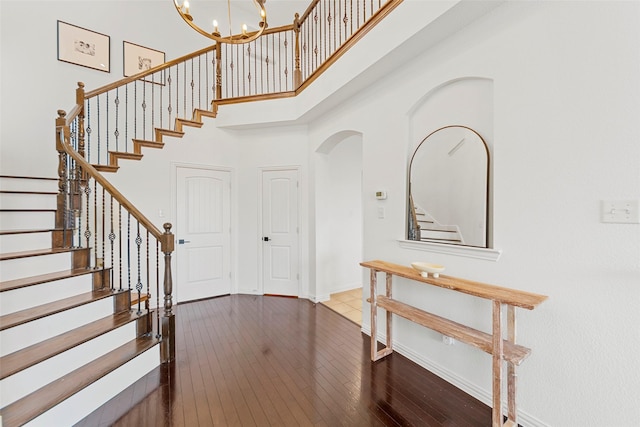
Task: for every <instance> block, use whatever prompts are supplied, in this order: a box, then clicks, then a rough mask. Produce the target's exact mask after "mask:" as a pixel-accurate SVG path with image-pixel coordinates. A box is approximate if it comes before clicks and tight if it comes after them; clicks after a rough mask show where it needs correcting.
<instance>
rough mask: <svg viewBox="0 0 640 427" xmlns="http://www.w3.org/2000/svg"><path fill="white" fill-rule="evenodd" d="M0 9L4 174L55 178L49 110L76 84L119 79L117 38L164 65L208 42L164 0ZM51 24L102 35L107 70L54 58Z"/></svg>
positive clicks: (64, 105) (92, 0) (15, 4)
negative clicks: (152, 52) (150, 52)
mask: <svg viewBox="0 0 640 427" xmlns="http://www.w3.org/2000/svg"><path fill="white" fill-rule="evenodd" d="M0 12H1V13H0V14H1V18H0V19H1V22H2V26H1V29H0V49H1V53H2V64H1V65H0V70H1V73H2V74H1V75H2V86H1V95H2V96H1V100H0V105H1V113H2V114H1V119H0V120H1V126H0V141H1V146H0V147H1V150H2V151H1V160H0V167H1V168H2V171H3V173H5V174H13V173H21V174H25V173H29V174H32V175H37V176H57V172H56V170H57V160H56V158H55V155H54V156H52V154H54V153H55V140H54V131H53V130H54V123H55V119H56V117H57V113H56V111H57V110H58V109H63V110H66V111H69V110H70V109H71V108H72V107H73V105H74V104H75V89H76V87H77V82H80V81H81V82H84V83H85V85H86V86H85V87H86V89H87V90H92V89H97V88H99V87H100V86H103V85H105V84H108V83H112V82H114V81H116V80H118V79H120V78H122V76H123V72H122V42H123V41H125V40H126V41H129V42H132V43H136V44H139V45H142V46H147V47H150V48H153V49H157V50H160V51H163V52H165V53H166V59H167V60H171V59H174V58H177V57H180V56H182V55H186V54H187V53H190V52H193V51H194V50H197V49H200V48H203V47H205V46H207V45H209V43H208V42H207V41H206V39H204V38H203V37H202V36H199V35H198V34H196V33H195V32H194V31H193V30H191V29H189V28H188V27H187V26H186V25H185V24H184V23H182V22H181V21H180V20H179V19H176V18H177V13H176V11H175V9H174V6H173V3H172V2H170V1H149V0H142V1H141V0H138V1H102V0H86V1H33V0H19V1H12V0H2V2H0ZM58 20H60V21H64V22H67V23H70V24H73V25H77V26H79V27H83V28H86V29H89V30H92V31H96V32H99V33H102V34H106V35H108V36H110V41H111V72H110V73H105V72H101V71H97V70H93V69H89V68H85V67H81V66H77V65H74V64H69V63H66V62H62V61H58V60H57V21H58ZM26 150H28V151H29V152H30V156H29V161H28V162H25V161H24V160H25V156H26V154H25V153H26V152H27V151H26Z"/></svg>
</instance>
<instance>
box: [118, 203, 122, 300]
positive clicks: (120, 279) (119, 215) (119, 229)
mask: <svg viewBox="0 0 640 427" xmlns="http://www.w3.org/2000/svg"><path fill="white" fill-rule="evenodd" d="M118 289H119V290H120V291H122V205H121V204H118Z"/></svg>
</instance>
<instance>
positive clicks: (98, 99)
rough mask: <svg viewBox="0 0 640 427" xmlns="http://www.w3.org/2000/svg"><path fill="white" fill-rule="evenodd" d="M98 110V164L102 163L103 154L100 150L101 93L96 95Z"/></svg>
mask: <svg viewBox="0 0 640 427" xmlns="http://www.w3.org/2000/svg"><path fill="white" fill-rule="evenodd" d="M96 110H97V116H98V117H96V123H97V125H96V127H97V131H98V164H101V163H100V154H101V150H100V95H98V96H96Z"/></svg>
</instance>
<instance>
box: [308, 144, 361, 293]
mask: <svg viewBox="0 0 640 427" xmlns="http://www.w3.org/2000/svg"><path fill="white" fill-rule="evenodd" d="M327 143H329V145H331V147H330V148H331V149H330V151H328V152H324V150H320V151H318V152H316V153H315V155H314V156H313V161H315V171H316V175H315V191H316V193H315V194H316V196H315V201H316V213H315V214H316V219H315V224H316V226H315V235H316V246H315V249H316V255H315V263H316V268H317V273H316V288H317V292H316V294H315V295H316V296H317V297H318V298H321V299H328V298H329V295H330V294H332V293H335V292H341V291H345V290H349V289H354V288H358V287H360V286H362V281H361V269H360V267H359V263H360V262H361V261H362V136H361V135H352V136H348V137H346V138H345V139H343V140H341V141H340V142H339V143H338V144H337V145H333V144H331V141H326V142H325V145H326V144H327ZM325 145H323V147H324V146H325Z"/></svg>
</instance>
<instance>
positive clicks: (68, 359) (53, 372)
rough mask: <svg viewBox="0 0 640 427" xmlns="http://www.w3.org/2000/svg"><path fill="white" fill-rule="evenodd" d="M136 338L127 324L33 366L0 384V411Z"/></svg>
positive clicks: (133, 327)
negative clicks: (1, 408) (0, 391)
mask: <svg viewBox="0 0 640 427" xmlns="http://www.w3.org/2000/svg"><path fill="white" fill-rule="evenodd" d="M135 336H136V324H135V322H131V323H129V324H126V325H124V326H122V327H120V328H118V329H116V330H113V331H111V332H109V333H107V334H104V335H101V336H100V337H97V338H94V339H92V340H90V341H88V342H86V343H84V344H82V345H79V346H77V347H74V348H72V349H70V350H68V351H66V352H64V353H61V354H58V355H57V356H54V357H52V358H50V359H47V360H45V361H43V362H41V363H38V364H37V365H34V366H32V367H30V368H29V369H25V370H24V371H21V372H18V373H16V374H14V375H12V376H10V377H8V378H5V379H4V380H2V382H1V383H0V390H2V394H1V395H0V407H4V406H6V405H8V404H10V403H12V402H15V401H16V400H18V399H20V398H22V397H24V396H26V395H27V394H29V393H32V392H34V391H36V390H37V389H39V388H41V387H43V386H45V385H47V384H48V383H50V382H52V381H54V380H56V379H58V378H60V377H62V376H64V375H66V374H68V373H69V372H72V371H74V370H76V369H78V368H79V367H81V366H83V365H85V364H87V363H89V362H91V361H92V360H94V359H96V358H98V357H100V356H102V355H104V354H106V353H108V352H110V351H112V350H114V349H116V348H118V347H120V346H121V345H123V344H125V343H127V342H128V341H131V339H132V337H135Z"/></svg>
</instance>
